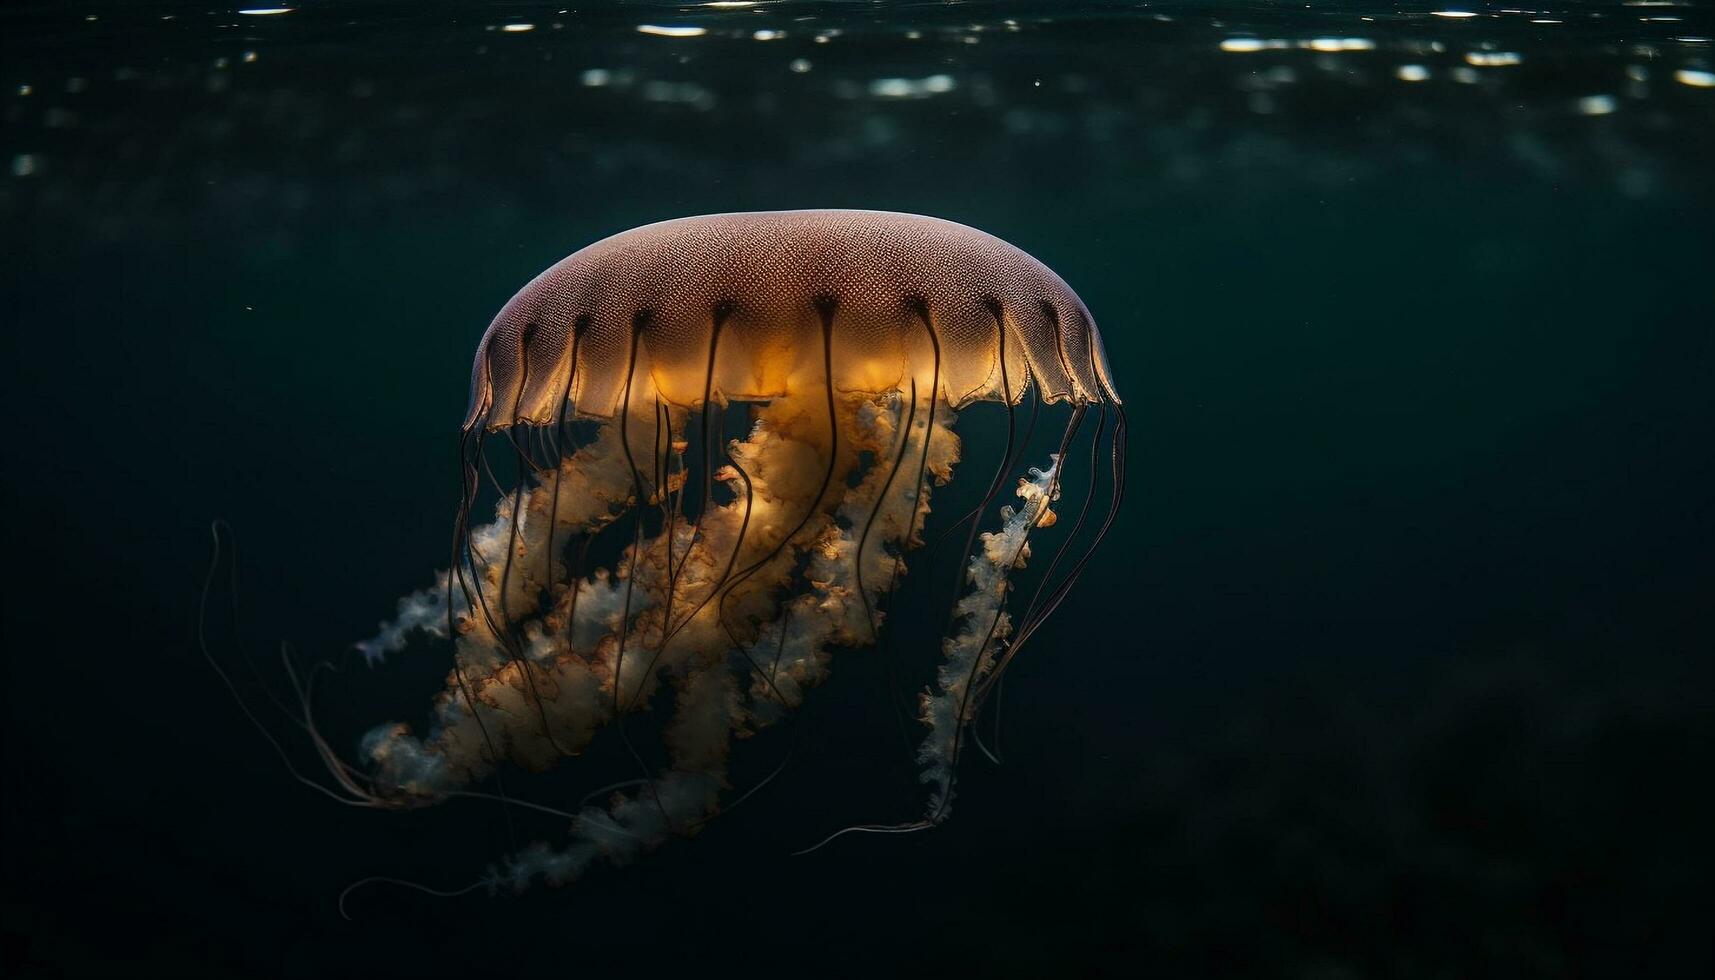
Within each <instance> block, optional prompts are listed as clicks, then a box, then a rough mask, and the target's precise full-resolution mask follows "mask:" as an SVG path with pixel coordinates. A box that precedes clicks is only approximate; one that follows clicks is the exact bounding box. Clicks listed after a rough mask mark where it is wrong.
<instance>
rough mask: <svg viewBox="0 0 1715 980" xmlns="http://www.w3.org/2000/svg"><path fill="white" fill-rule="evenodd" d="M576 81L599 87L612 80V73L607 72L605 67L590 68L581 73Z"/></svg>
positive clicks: (591, 86)
mask: <svg viewBox="0 0 1715 980" xmlns="http://www.w3.org/2000/svg"><path fill="white" fill-rule="evenodd" d="M578 81H580V82H583V83H584V84H585V85H586V86H588V87H590V88H601V87H602V86H603V85H606V84H607V83H608V82H611V81H613V73H612V72H609V71H608V70H607V69H606V68H591V69H590V70H588V71H586V72H584V73H583V74H582V75H579V76H578Z"/></svg>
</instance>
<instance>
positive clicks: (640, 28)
mask: <svg viewBox="0 0 1715 980" xmlns="http://www.w3.org/2000/svg"><path fill="white" fill-rule="evenodd" d="M708 32H709V29H708V28H706V27H662V26H660V25H659V24H638V25H637V33H639V34H653V35H655V36H656V37H702V36H703V35H704V34H707V33H708Z"/></svg>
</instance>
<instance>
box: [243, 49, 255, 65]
mask: <svg viewBox="0 0 1715 980" xmlns="http://www.w3.org/2000/svg"><path fill="white" fill-rule="evenodd" d="M243 60H244V63H245V64H247V65H253V64H255V63H256V52H254V51H246V52H244V59H243Z"/></svg>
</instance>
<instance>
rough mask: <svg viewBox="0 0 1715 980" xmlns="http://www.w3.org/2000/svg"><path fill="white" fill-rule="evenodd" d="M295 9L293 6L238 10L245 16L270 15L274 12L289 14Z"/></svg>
mask: <svg viewBox="0 0 1715 980" xmlns="http://www.w3.org/2000/svg"><path fill="white" fill-rule="evenodd" d="M295 9H297V8H295V7H251V8H250V9H249V10H240V11H239V13H241V14H243V15H244V16H246V17H272V16H274V15H275V14H289V13H291V12H292V11H293V10H295Z"/></svg>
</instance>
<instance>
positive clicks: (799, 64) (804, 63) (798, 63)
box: [787, 58, 810, 75]
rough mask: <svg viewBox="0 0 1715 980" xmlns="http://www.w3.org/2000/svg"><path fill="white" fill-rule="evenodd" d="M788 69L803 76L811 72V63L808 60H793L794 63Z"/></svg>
mask: <svg viewBox="0 0 1715 980" xmlns="http://www.w3.org/2000/svg"><path fill="white" fill-rule="evenodd" d="M787 67H788V68H791V69H792V70H793V71H795V72H797V73H798V74H800V75H802V74H804V73H805V72H807V71H809V70H810V61H809V59H807V58H793V59H792V63H791V64H790V65H788V66H787Z"/></svg>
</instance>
